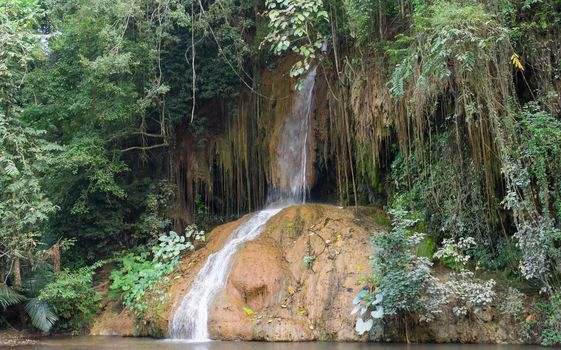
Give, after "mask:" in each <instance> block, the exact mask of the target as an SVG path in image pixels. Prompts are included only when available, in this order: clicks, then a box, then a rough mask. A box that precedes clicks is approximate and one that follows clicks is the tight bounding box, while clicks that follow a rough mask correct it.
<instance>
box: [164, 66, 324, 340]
mask: <svg viewBox="0 0 561 350" xmlns="http://www.w3.org/2000/svg"><path fill="white" fill-rule="evenodd" d="M315 77H316V70H315V68H314V69H313V70H312V71H311V72H310V73H309V74H308V76H307V77H306V79H305V81H304V84H303V86H302V88H301V89H300V91H299V92H298V95H297V96H296V98H295V100H294V104H293V106H292V109H291V111H290V113H289V114H288V115H287V116H286V117H285V120H284V124H283V127H282V130H281V134H280V140H279V143H278V149H277V157H276V158H277V162H278V164H277V172H278V176H279V177H278V179H276V181H275V185H274V186H270V188H269V197H268V199H267V203H268V206H267V208H266V209H264V210H261V211H259V212H257V213H256V214H255V215H253V216H252V217H251V218H250V219H249V220H248V221H246V222H245V223H243V224H242V225H240V226H239V227H238V228H237V229H236V230H235V231H234V232H233V233H232V234H231V236H230V237H229V239H228V241H227V242H226V243H225V244H224V246H223V247H222V249H220V250H219V251H217V252H216V253H214V254H211V255H210V256H209V257H208V259H207V261H206V262H205V265H204V266H203V267H202V268H201V270H200V271H199V272H198V273H197V276H196V277H195V282H194V283H193V285H192V286H191V289H190V290H189V292H188V293H187V294H186V295H185V297H184V298H183V300H182V302H181V303H180V305H179V307H178V308H177V309H176V310H175V312H174V314H173V317H172V318H171V320H170V323H169V328H168V335H169V337H170V338H173V339H189V340H193V341H206V340H208V336H209V335H208V317H209V311H210V306H211V305H212V302H213V300H214V297H215V296H216V295H217V294H218V292H219V291H220V290H221V289H222V288H224V285H225V283H226V281H227V278H228V273H229V272H230V263H231V261H232V258H233V257H234V254H235V253H236V251H237V249H238V247H239V245H240V244H242V243H244V242H247V241H250V240H253V239H255V238H257V236H259V234H260V233H261V230H262V229H263V226H265V224H266V223H267V221H269V219H270V218H272V217H273V216H274V215H275V214H277V213H278V212H279V211H281V210H282V209H283V208H285V207H287V206H289V205H291V204H299V203H303V202H305V200H306V196H307V193H308V189H307V181H306V180H307V176H306V169H307V167H308V164H307V143H308V130H309V119H310V111H311V105H312V96H313V89H314V83H315Z"/></svg>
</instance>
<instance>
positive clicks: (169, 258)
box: [110, 226, 205, 318]
mask: <svg viewBox="0 0 561 350" xmlns="http://www.w3.org/2000/svg"><path fill="white" fill-rule="evenodd" d="M204 240H205V233H204V232H203V231H199V230H198V229H197V228H196V226H189V227H187V230H186V234H185V235H181V236H180V235H178V234H177V233H176V232H173V231H170V232H169V233H168V234H163V235H160V237H159V238H158V243H157V244H155V245H154V246H152V247H151V249H150V250H149V251H144V252H141V253H138V254H135V253H127V254H126V255H124V256H122V257H121V258H119V259H118V263H119V265H120V268H119V269H115V270H113V271H112V272H111V280H112V283H111V287H110V289H111V290H113V291H116V292H118V293H119V294H120V295H121V297H122V299H123V304H124V305H125V307H126V308H128V309H130V310H133V311H134V312H135V314H136V316H137V317H139V318H141V317H142V316H143V315H144V313H145V312H146V310H147V308H148V305H149V302H150V301H154V300H156V301H159V302H161V303H164V302H166V301H167V297H168V295H167V294H166V293H165V289H166V288H165V286H166V283H167V282H168V275H169V274H171V273H172V272H173V271H174V269H175V267H176V266H177V265H178V264H179V258H180V254H181V252H182V251H184V250H186V249H189V250H194V249H195V247H194V245H193V242H194V241H204Z"/></svg>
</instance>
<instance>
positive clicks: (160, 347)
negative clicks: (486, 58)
mask: <svg viewBox="0 0 561 350" xmlns="http://www.w3.org/2000/svg"><path fill="white" fill-rule="evenodd" d="M0 348H1V347H0ZM10 349H16V350H54V349H61V350H105V349H107V350H149V349H155V350H367V349H372V350H402V349H409V350H447V349H451V350H511V349H513V350H537V349H541V350H543V349H545V348H541V347H539V346H513V345H468V344H419V345H417V344H415V345H406V344H378V343H322V342H313V343H263V342H228V341H224V342H222V341H213V342H207V343H189V342H182V341H171V340H156V339H147V338H121V337H101V336H96V337H93V336H81V337H55V338H46V339H41V340H39V343H38V344H35V345H25V346H17V347H13V348H10Z"/></svg>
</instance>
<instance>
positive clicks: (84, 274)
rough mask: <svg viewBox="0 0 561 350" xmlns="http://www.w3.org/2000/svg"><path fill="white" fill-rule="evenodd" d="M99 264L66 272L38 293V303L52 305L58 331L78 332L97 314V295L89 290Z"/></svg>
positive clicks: (98, 298) (100, 263)
mask: <svg viewBox="0 0 561 350" xmlns="http://www.w3.org/2000/svg"><path fill="white" fill-rule="evenodd" d="M102 265H103V262H98V263H96V264H94V265H92V266H88V267H82V268H80V269H77V270H75V271H70V270H68V269H65V270H64V271H62V272H60V273H58V274H56V275H55V276H54V279H53V281H52V282H49V283H48V284H47V285H46V286H45V287H44V288H42V289H41V292H40V293H39V296H38V298H37V299H38V300H41V301H44V302H46V303H48V304H49V305H51V307H52V309H53V311H54V313H55V314H56V315H57V316H58V319H59V320H58V322H57V323H56V326H57V328H58V329H61V330H65V331H72V332H75V333H78V332H80V331H83V330H85V329H86V328H87V327H88V326H89V325H90V323H91V321H92V319H93V317H94V316H95V315H96V314H97V312H98V311H99V300H100V296H99V295H98V294H97V293H96V292H95V291H94V290H92V289H91V288H92V278H93V275H94V272H95V270H96V269H97V268H98V267H100V266H102Z"/></svg>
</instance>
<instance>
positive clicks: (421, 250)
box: [415, 235, 436, 259]
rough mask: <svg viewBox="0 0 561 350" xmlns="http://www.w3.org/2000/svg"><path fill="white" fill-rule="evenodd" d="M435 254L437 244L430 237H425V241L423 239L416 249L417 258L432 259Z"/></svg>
mask: <svg viewBox="0 0 561 350" xmlns="http://www.w3.org/2000/svg"><path fill="white" fill-rule="evenodd" d="M435 252H436V243H435V242H434V240H433V239H432V237H431V236H429V235H427V236H425V239H423V241H422V242H421V243H420V244H419V245H418V246H417V247H415V254H417V256H424V257H427V258H429V259H432V257H433V255H434V253H435Z"/></svg>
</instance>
